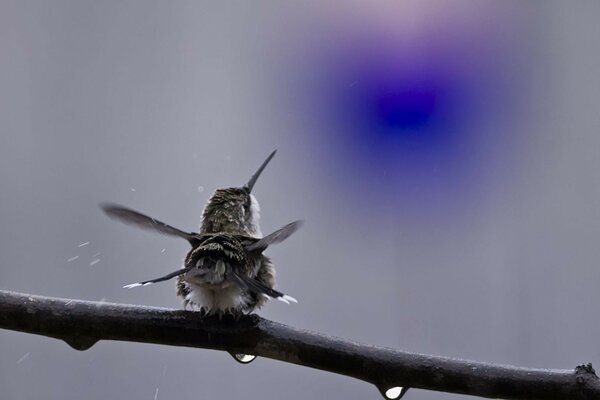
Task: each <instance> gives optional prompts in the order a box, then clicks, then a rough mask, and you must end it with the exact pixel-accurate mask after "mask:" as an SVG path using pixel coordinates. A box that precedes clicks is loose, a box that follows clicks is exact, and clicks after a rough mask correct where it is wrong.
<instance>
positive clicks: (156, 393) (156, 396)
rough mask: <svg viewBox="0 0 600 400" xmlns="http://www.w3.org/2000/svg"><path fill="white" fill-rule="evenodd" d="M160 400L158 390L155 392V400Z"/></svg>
mask: <svg viewBox="0 0 600 400" xmlns="http://www.w3.org/2000/svg"><path fill="white" fill-rule="evenodd" d="M156 399H158V388H156V392H154V400H156Z"/></svg>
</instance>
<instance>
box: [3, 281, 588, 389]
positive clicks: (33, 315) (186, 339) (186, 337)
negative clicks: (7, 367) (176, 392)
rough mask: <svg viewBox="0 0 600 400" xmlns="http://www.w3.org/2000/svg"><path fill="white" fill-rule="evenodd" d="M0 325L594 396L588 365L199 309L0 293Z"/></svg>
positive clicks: (372, 379)
mask: <svg viewBox="0 0 600 400" xmlns="http://www.w3.org/2000/svg"><path fill="white" fill-rule="evenodd" d="M0 328H3V329H11V330H15V331H21V332H27V333H33V334H38V335H44V336H49V337H52V338H56V339H60V340H63V341H65V342H66V343H68V344H69V345H70V346H71V347H73V348H75V349H77V350H87V349H89V348H90V347H92V346H93V345H94V344H95V343H96V342H97V341H99V340H120V341H130V342H144V343H156V344H165V345H171V346H185V347H198V348H206V349H214V350H224V351H228V352H230V353H242V354H253V355H257V356H261V357H266V358H272V359H275V360H280V361H284V362H289V363H293V364H298V365H303V366H306V367H311V368H317V369H320V370H324V371H329V372H334V373H338V374H342V375H347V376H351V377H353V378H356V379H361V380H363V381H365V382H369V383H372V384H374V385H375V386H377V388H379V390H380V391H381V392H382V393H385V391H386V390H387V389H388V388H390V387H395V386H402V387H404V388H408V387H413V388H420V389H428V390H436V391H442V392H449V393H460V394H467V395H473V396H480V397H488V398H504V399H574V400H578V399H581V400H583V399H589V400H591V399H595V400H598V399H600V380H599V379H598V377H597V376H596V374H595V372H594V370H593V368H592V366H591V364H587V365H580V366H578V367H577V368H575V369H573V370H548V369H526V368H519V367H513V366H503V365H494V364H486V363H481V362H476V361H467V360H460V359H452V358H446V357H436V356H429V355H423V354H414V353H407V352H401V351H398V350H394V349H389V348H383V347H376V346H370V345H364V344H359V343H355V342H350V341H347V340H343V339H339V338H335V337H330V336H325V335H322V334H319V333H314V332H309V331H305V330H299V329H296V328H292V327H289V326H286V325H282V324H279V323H277V322H273V321H269V320H266V319H263V318H261V317H259V316H257V315H249V316H244V317H242V318H240V319H239V320H237V321H236V320H233V319H232V318H223V319H222V320H220V319H218V318H213V317H200V314H199V313H195V312H190V311H183V310H170V309H165V308H154V307H144V306H135V305H125V304H114V303H100V302H91V301H82V300H70V299H60V298H53V297H42V296H34V295H28V294H23V293H16V292H9V291H2V290H0Z"/></svg>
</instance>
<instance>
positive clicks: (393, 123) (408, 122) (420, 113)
mask: <svg viewBox="0 0 600 400" xmlns="http://www.w3.org/2000/svg"><path fill="white" fill-rule="evenodd" d="M367 101H368V102H370V103H371V106H372V107H373V117H374V118H375V119H376V120H377V122H379V123H380V124H381V125H382V128H383V129H385V130H386V131H388V132H389V133H392V134H400V133H402V132H405V131H409V130H418V129H420V128H423V127H425V125H427V123H428V122H429V121H430V120H431V117H432V114H433V112H434V106H435V92H434V91H433V90H431V89H428V88H405V89H404V88H403V89H399V90H393V89H392V90H387V91H384V92H383V93H376V94H375V96H374V97H373V98H372V99H367Z"/></svg>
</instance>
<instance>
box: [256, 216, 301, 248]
mask: <svg viewBox="0 0 600 400" xmlns="http://www.w3.org/2000/svg"><path fill="white" fill-rule="evenodd" d="M303 223H304V222H303V221H301V220H298V221H294V222H291V223H289V224H287V225H286V226H284V227H283V228H281V229H278V230H276V231H275V232H273V233H271V234H269V235H267V236H265V237H263V238H262V239H259V240H257V241H255V242H253V243H248V242H246V243H245V248H246V250H247V251H264V250H265V249H266V248H267V247H269V246H270V245H272V244H275V243H281V242H283V241H284V240H285V239H287V238H288V237H290V236H291V235H292V234H293V233H294V232H296V231H297V230H298V229H300V227H301V226H302V224H303Z"/></svg>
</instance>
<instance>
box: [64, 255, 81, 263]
mask: <svg viewBox="0 0 600 400" xmlns="http://www.w3.org/2000/svg"><path fill="white" fill-rule="evenodd" d="M78 258H79V256H74V257H71V258H69V259H68V260H67V262H71V261H75V260H77V259H78Z"/></svg>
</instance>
